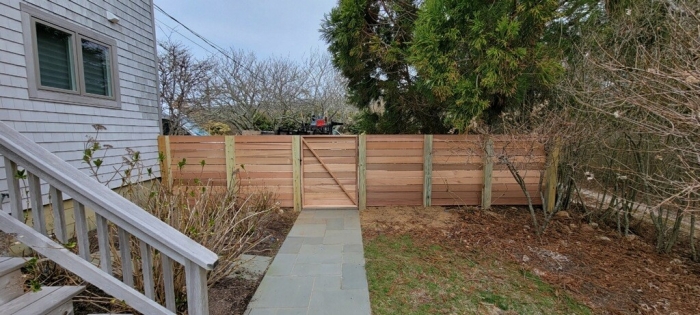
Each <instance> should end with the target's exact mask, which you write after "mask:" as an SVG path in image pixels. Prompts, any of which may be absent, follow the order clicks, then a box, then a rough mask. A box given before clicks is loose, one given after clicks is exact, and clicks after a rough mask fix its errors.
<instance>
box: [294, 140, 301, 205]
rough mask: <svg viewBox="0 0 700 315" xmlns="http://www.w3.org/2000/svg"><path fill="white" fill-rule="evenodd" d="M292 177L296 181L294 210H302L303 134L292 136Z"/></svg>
mask: <svg viewBox="0 0 700 315" xmlns="http://www.w3.org/2000/svg"><path fill="white" fill-rule="evenodd" d="M292 177H293V182H294V211H301V207H302V202H301V136H292Z"/></svg>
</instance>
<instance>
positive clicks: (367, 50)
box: [321, 0, 446, 133]
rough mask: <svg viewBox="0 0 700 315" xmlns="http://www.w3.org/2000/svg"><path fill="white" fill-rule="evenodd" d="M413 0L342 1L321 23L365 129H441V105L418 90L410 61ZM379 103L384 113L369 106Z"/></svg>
mask: <svg viewBox="0 0 700 315" xmlns="http://www.w3.org/2000/svg"><path fill="white" fill-rule="evenodd" d="M418 2H419V1H414V0H341V1H339V3H338V6H337V7H336V8H334V9H333V10H332V11H331V12H330V14H328V15H327V16H326V18H325V21H324V22H323V26H322V29H321V33H322V35H323V37H324V39H325V40H326V41H327V42H328V44H329V47H328V50H329V51H330V52H331V54H332V56H333V63H334V65H335V66H336V67H337V68H338V69H339V70H340V71H341V72H342V73H343V75H344V76H345V77H346V78H347V79H348V89H349V97H350V101H351V102H352V103H353V104H354V105H356V106H357V107H358V108H360V109H361V110H363V111H362V113H361V114H360V115H359V116H358V117H357V118H358V119H359V120H360V122H359V125H361V126H362V128H361V129H363V130H365V131H368V132H373V133H415V132H423V133H443V132H444V131H446V128H445V126H444V123H443V119H442V118H441V113H442V109H441V108H440V107H439V105H438V104H436V103H435V102H432V100H431V99H430V98H429V97H427V96H426V94H425V93H424V92H423V91H421V90H420V89H419V87H420V84H419V80H420V78H419V77H417V76H416V71H415V69H413V68H412V67H411V65H410V64H409V63H408V61H407V57H408V53H409V51H408V50H409V47H410V44H411V42H412V37H413V33H414V30H413V27H414V24H415V19H416V17H417V14H418V4H417V3H418ZM376 102H380V103H382V104H383V106H381V107H380V108H381V110H380V111H376V110H375V111H372V110H370V105H371V104H374V103H376Z"/></svg>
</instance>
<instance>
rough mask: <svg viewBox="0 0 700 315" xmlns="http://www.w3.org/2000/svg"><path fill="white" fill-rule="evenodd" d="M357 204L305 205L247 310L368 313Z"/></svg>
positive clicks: (260, 313) (250, 314) (250, 313)
mask: <svg viewBox="0 0 700 315" xmlns="http://www.w3.org/2000/svg"><path fill="white" fill-rule="evenodd" d="M370 313H371V311H370V305H369V289H368V287H367V276H366V274H365V258H364V252H363V249H362V232H361V230H360V214H359V212H358V211H357V210H303V211H302V212H301V213H300V214H299V217H298V218H297V221H296V222H295V223H294V226H293V227H292V230H291V231H290V232H289V235H288V236H287V239H286V240H285V241H284V243H283V244H282V247H281V248H280V250H279V252H278V253H277V256H275V259H274V260H273V261H272V264H271V265H270V268H269V269H268V270H267V273H266V274H265V277H264V278H263V280H262V282H261V283H260V286H259V287H258V290H257V291H256V292H255V295H254V296H253V299H252V300H251V302H250V304H249V305H248V310H247V311H246V313H245V314H246V315H287V314H289V315H292V314H293V315H317V314H322V315H328V314H337V315H343V314H352V315H369V314H370Z"/></svg>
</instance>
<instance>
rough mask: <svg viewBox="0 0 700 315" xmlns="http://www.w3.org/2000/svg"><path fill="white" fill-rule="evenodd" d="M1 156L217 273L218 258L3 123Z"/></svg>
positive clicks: (156, 244) (167, 251) (138, 234)
mask: <svg viewBox="0 0 700 315" xmlns="http://www.w3.org/2000/svg"><path fill="white" fill-rule="evenodd" d="M0 154H2V155H4V156H5V157H7V158H9V159H10V160H12V161H13V162H15V163H17V164H19V165H21V166H22V167H24V168H25V169H27V170H28V171H29V172H30V173H32V174H35V175H37V176H39V177H40V178H41V179H42V180H44V181H45V182H47V183H49V184H50V185H51V186H53V187H56V188H58V189H59V190H61V191H62V192H64V193H66V194H68V195H70V196H71V197H72V198H74V199H76V200H78V201H80V202H81V203H83V204H84V205H86V206H88V207H90V208H91V209H92V210H93V211H95V213H97V214H99V215H101V216H102V217H104V218H106V219H107V220H109V221H110V222H112V223H114V224H116V225H117V226H119V227H120V228H122V229H124V230H126V231H127V232H129V234H131V235H134V236H135V237H137V238H139V239H141V240H144V241H145V242H146V243H148V244H149V245H151V246H152V247H154V248H155V249H157V250H158V251H161V252H163V253H165V254H166V255H168V256H170V257H172V258H173V259H175V260H176V261H177V262H179V263H181V264H183V265H184V264H185V263H186V260H189V261H192V262H194V263H195V264H197V265H199V266H200V267H202V268H204V269H206V270H212V269H214V266H215V265H216V263H217V261H218V256H217V255H216V254H215V253H213V252H212V251H210V250H208V249H207V248H205V247H204V246H202V245H200V244H199V243H197V242H195V241H193V240H192V239H190V238H189V237H187V236H186V235H184V234H182V233H181V232H180V231H178V230H176V229H175V228H173V227H171V226H169V225H168V224H166V223H165V222H163V221H161V220H159V219H158V218H156V217H154V216H153V215H151V214H150V213H148V212H146V211H144V210H143V209H141V208H140V207H139V206H137V205H135V204H134V203H132V202H131V201H129V200H127V199H125V198H123V197H122V196H120V195H119V194H117V193H116V192H114V191H112V190H111V189H109V188H107V187H105V186H103V185H96V182H95V180H94V179H92V178H90V177H89V176H88V175H87V174H85V173H83V172H82V171H80V170H78V169H77V168H75V167H73V166H72V165H70V164H68V163H67V162H65V161H63V160H62V159H60V158H59V157H58V156H56V155H54V154H53V153H51V152H49V151H48V150H46V149H44V148H43V147H41V146H39V145H38V144H36V143H34V142H33V141H32V140H30V139H28V138H27V137H25V136H23V135H22V134H20V133H19V132H17V131H15V130H14V129H12V128H10V126H8V125H6V124H5V123H3V122H0Z"/></svg>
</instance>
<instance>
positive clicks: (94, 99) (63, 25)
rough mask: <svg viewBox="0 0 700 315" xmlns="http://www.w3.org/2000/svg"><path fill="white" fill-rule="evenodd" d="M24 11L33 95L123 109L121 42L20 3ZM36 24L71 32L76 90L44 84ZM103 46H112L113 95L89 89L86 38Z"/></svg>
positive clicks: (34, 96) (33, 97)
mask: <svg viewBox="0 0 700 315" xmlns="http://www.w3.org/2000/svg"><path fill="white" fill-rule="evenodd" d="M20 9H21V11H22V31H23V37H24V50H25V54H24V55H25V59H26V61H27V83H28V90H29V98H30V99H36V100H44V101H50V102H57V103H65V104H78V105H86V106H95V107H108V108H117V109H120V108H121V95H120V94H121V93H120V89H119V69H118V67H117V66H118V62H117V42H116V41H115V40H114V39H111V38H109V37H107V36H104V35H102V34H99V33H97V32H95V31H92V30H90V29H88V28H85V27H82V26H78V25H76V24H74V23H72V22H69V21H68V20H67V19H64V18H62V17H59V16H56V15H53V14H51V13H48V12H46V11H43V10H41V9H39V8H37V7H34V6H32V5H28V4H26V3H20ZM36 23H41V24H44V25H46V26H49V27H52V28H55V29H57V30H60V31H63V32H66V33H69V34H71V35H72V37H71V45H72V56H71V57H72V58H73V72H74V81H75V84H76V86H77V89H76V90H65V89H59V88H54V87H48V86H42V85H41V77H40V74H39V55H38V54H39V52H38V49H36V48H35V47H36ZM83 39H85V40H88V41H91V42H94V43H96V44H100V45H103V46H105V47H107V48H108V49H109V58H110V71H111V73H110V75H111V78H110V79H111V82H110V83H111V92H112V95H111V96H105V95H99V94H91V93H87V91H86V90H85V78H84V74H83V51H82V40H83Z"/></svg>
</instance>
